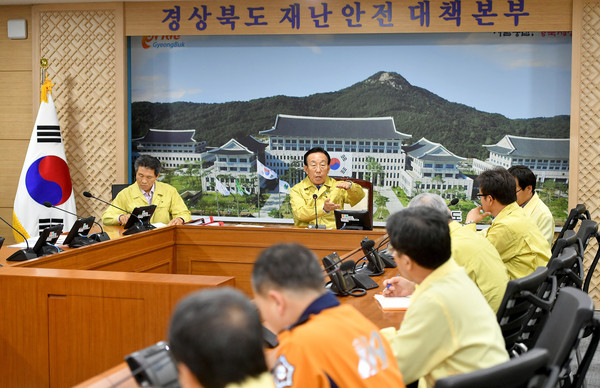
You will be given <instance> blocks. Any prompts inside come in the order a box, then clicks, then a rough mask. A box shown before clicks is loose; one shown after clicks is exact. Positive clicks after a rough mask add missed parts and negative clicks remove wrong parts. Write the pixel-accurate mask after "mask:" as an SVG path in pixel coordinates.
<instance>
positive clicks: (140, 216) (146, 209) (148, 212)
mask: <svg viewBox="0 0 600 388" xmlns="http://www.w3.org/2000/svg"><path fill="white" fill-rule="evenodd" d="M154 210H156V205H149V206H139V207H136V208H135V209H133V211H132V212H131V216H130V217H129V219H128V220H127V222H126V223H125V225H124V226H123V229H125V230H127V229H129V228H131V227H132V226H133V225H135V224H136V223H141V224H143V225H150V219H151V218H152V215H153V214H154Z"/></svg>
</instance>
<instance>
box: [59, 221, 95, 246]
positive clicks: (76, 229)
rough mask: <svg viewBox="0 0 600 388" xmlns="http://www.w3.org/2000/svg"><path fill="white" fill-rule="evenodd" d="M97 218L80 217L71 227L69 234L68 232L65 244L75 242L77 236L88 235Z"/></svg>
mask: <svg viewBox="0 0 600 388" xmlns="http://www.w3.org/2000/svg"><path fill="white" fill-rule="evenodd" d="M95 220H96V218H95V217H93V216H92V217H86V218H80V219H78V220H77V221H75V223H74V224H73V227H71V230H69V234H67V237H66V238H65V241H64V242H63V244H64V245H69V244H71V243H72V242H73V240H74V239H75V237H78V236H87V235H88V234H90V230H91V229H92V226H94V221H95Z"/></svg>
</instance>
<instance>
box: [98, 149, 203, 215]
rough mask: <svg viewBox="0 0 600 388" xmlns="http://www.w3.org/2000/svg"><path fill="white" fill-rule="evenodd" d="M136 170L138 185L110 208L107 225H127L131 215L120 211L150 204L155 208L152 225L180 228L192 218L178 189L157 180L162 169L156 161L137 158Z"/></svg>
mask: <svg viewBox="0 0 600 388" xmlns="http://www.w3.org/2000/svg"><path fill="white" fill-rule="evenodd" d="M134 168H135V183H134V184H132V185H131V186H129V187H127V188H125V189H123V190H122V191H121V192H120V193H119V194H118V195H117V197H116V198H115V200H114V201H113V205H114V206H109V207H108V209H106V211H105V212H104V214H102V222H103V223H104V225H119V224H120V225H124V224H125V223H126V222H127V220H128V219H129V216H130V215H129V214H123V212H122V211H121V210H119V209H117V208H121V209H123V210H126V211H128V212H130V213H131V212H132V211H133V209H134V208H136V207H140V206H148V205H156V210H155V211H154V214H153V215H152V219H151V220H150V222H151V223H158V222H161V223H163V224H167V225H181V224H183V223H184V222H187V221H190V220H191V219H192V216H191V214H190V211H189V210H188V208H187V206H185V203H184V202H183V199H181V196H180V195H179V193H178V192H177V189H175V188H174V187H173V186H171V185H168V184H166V183H162V182H158V181H157V180H156V178H158V175H159V174H160V170H161V165H160V161H159V160H158V159H157V158H155V157H153V156H149V155H142V156H140V157H139V158H137V159H136V161H135V164H134Z"/></svg>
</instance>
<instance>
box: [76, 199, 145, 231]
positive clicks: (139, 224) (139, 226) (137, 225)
mask: <svg viewBox="0 0 600 388" xmlns="http://www.w3.org/2000/svg"><path fill="white" fill-rule="evenodd" d="M83 196H84V197H87V198H94V199H97V200H98V201H100V202H103V203H105V204H107V205H109V206H112V207H114V208H116V209H119V210H121V211H122V212H124V213H127V214H129V216H130V217H135V219H136V220H137V221H138V222H137V223H135V224H134V225H131V226H130V227H129V228H127V230H125V232H123V235H124V236H128V235H130V234H134V233H139V232H144V231H146V230H149V229H150V228H153V227H147V226H146V225H145V224H144V223H143V222H142V220H140V219H139V218H138V217H137V216H136V215H135V214H132V213H131V212H128V211H127V210H125V209H121V208H120V207H118V206H115V205H113V204H112V203H110V202H106V201H105V200H103V199H102V198H98V197H96V196H94V195H92V193H90V192H89V191H84V192H83ZM126 226H127V225H126Z"/></svg>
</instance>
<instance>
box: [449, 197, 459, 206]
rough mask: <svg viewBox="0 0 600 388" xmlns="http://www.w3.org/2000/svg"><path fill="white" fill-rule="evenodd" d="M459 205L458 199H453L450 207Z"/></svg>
mask: <svg viewBox="0 0 600 388" xmlns="http://www.w3.org/2000/svg"><path fill="white" fill-rule="evenodd" d="M457 203H458V198H452V201H450V203H449V204H448V206H454V205H456V204H457Z"/></svg>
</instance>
